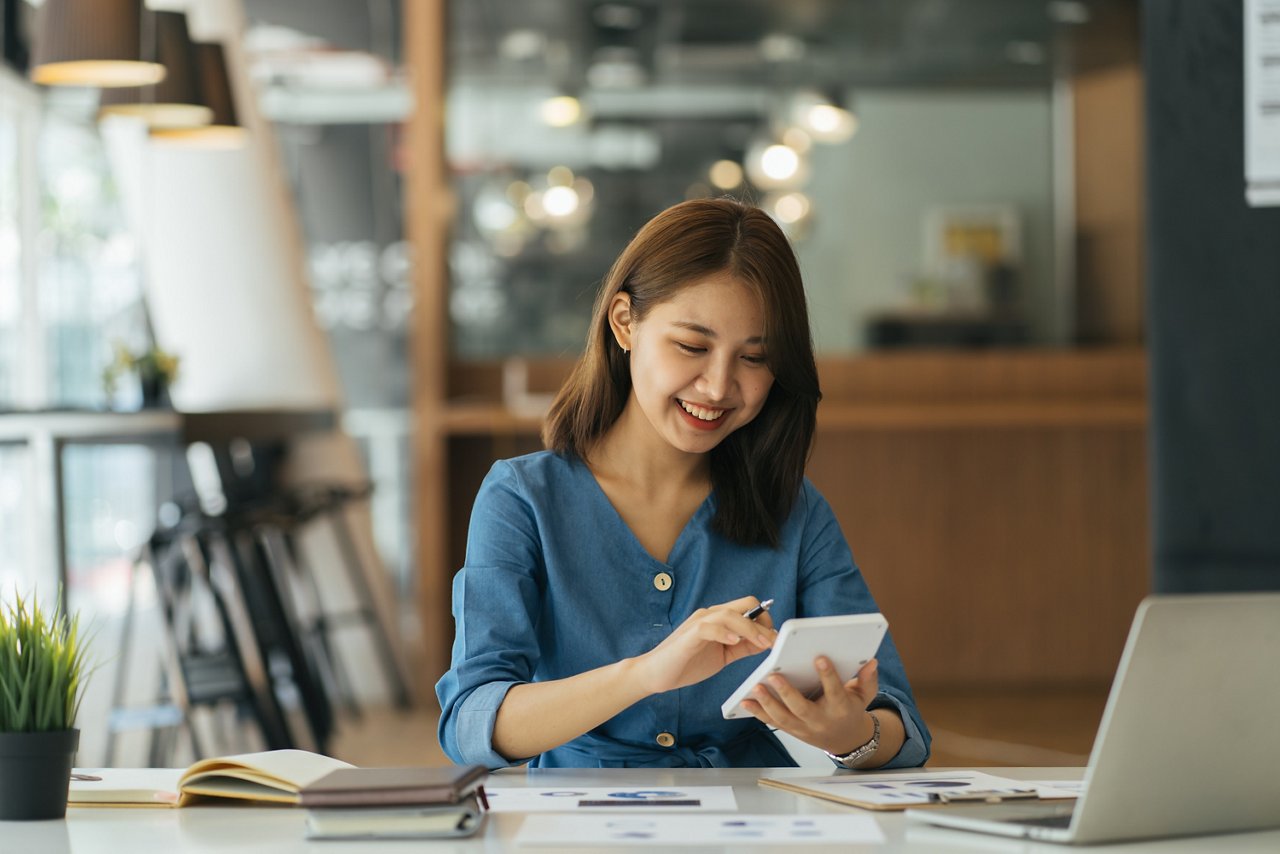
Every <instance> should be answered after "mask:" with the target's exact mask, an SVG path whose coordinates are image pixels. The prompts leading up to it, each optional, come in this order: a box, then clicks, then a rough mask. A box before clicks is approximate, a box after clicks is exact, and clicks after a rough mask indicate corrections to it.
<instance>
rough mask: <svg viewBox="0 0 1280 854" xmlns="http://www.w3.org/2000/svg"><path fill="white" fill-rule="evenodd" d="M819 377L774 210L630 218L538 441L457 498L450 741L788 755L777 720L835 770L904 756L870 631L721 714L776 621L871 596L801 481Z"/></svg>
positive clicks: (474, 746) (699, 759) (480, 747)
mask: <svg viewBox="0 0 1280 854" xmlns="http://www.w3.org/2000/svg"><path fill="white" fill-rule="evenodd" d="M820 397H821V394H820V392H819V389H818V381H817V371H816V368H815V366H814V357H813V348H812V344H811V342H810V337H809V329H808V318H807V311H806V307H805V298H804V289H803V285H802V283H801V280H800V274H799V269H798V267H797V265H796V261H795V256H794V255H793V254H792V251H791V247H790V245H789V244H788V242H787V240H786V238H785V237H784V236H783V234H782V232H781V230H780V229H779V227H778V226H777V225H776V224H775V223H774V221H773V220H771V219H770V218H769V217H768V216H767V215H766V214H764V213H763V212H762V211H760V210H759V209H757V208H753V207H750V206H748V205H744V204H741V203H739V202H735V201H732V200H728V199H720V200H695V201H689V202H684V203H682V204H679V205H676V206H675V207H672V208H669V209H668V210H666V211H664V212H662V213H661V214H659V215H658V216H657V217H655V218H654V219H653V220H652V221H650V222H649V223H648V224H647V225H646V226H645V227H644V228H642V229H641V230H640V232H639V233H638V234H637V235H636V237H635V238H634V239H633V240H632V242H631V243H630V245H629V246H628V247H627V248H626V249H625V250H624V251H623V253H622V254H621V256H620V257H619V258H618V260H617V261H616V262H615V263H614V265H613V267H612V269H611V270H610V271H609V274H608V276H607V277H606V278H605V281H604V284H603V286H602V288H601V291H600V294H599V296H598V298H597V301H596V308H595V313H594V316H593V320H592V325H591V330H590V333H589V337H588V341H587V347H586V351H585V352H584V354H583V356H582V358H581V359H580V360H579V361H578V364H577V367H576V368H575V370H574V372H573V374H572V376H571V377H570V379H569V381H568V382H567V383H566V384H565V386H564V388H563V389H562V390H561V392H560V395H559V396H558V397H557V399H556V402H555V404H554V405H553V406H552V410H551V413H550V415H549V417H548V420H547V423H546V427H545V430H544V440H545V442H546V445H547V447H548V449H549V450H547V451H544V452H541V453H537V454H531V455H528V456H525V457H519V458H516V459H513V460H505V461H500V462H498V463H497V464H495V465H494V467H493V469H492V470H491V471H490V473H489V476H488V477H487V478H486V479H485V482H484V484H483V485H482V486H481V489H480V493H479V495H478V496H477V497H476V501H475V505H474V508H473V511H472V519H471V529H470V534H469V539H468V544H467V560H466V564H465V566H464V567H463V569H462V571H461V572H460V573H459V574H458V575H457V577H456V579H455V582H454V616H455V618H456V620H457V626H458V636H457V639H456V641H455V644H454V651H453V663H452V668H451V669H450V670H449V672H448V673H446V674H445V676H444V678H443V679H441V680H440V682H439V684H438V685H437V686H436V691H437V694H438V695H439V698H440V705H441V709H442V715H441V718H440V740H441V745H442V746H443V748H444V750H445V752H446V753H447V754H448V755H449V756H450V758H452V759H453V760H454V761H456V762H460V763H481V764H486V765H488V766H490V767H500V766H503V765H510V764H516V763H519V762H525V761H527V762H528V763H529V764H530V766H537V767H555V766H583V765H588V766H635V765H648V766H653V765H657V766H694V767H696V766H713V767H717V766H748V767H749V766H756V767H759V766H777V765H794V764H795V761H794V760H793V759H792V757H791V756H790V754H788V752H787V751H786V749H785V748H784V747H783V746H782V744H781V743H780V742H779V741H778V738H777V736H775V735H774V733H773V731H772V730H783V731H785V732H787V733H789V734H791V735H793V736H795V737H796V738H798V739H801V740H802V741H805V742H807V743H808V744H811V745H813V746H815V747H818V748H820V749H822V750H824V751H827V752H828V755H829V756H831V758H832V759H833V760H834V761H835V762H836V763H837V764H840V765H844V766H845V767H860V768H861V767H882V766H883V767H901V766H911V765H919V764H922V763H923V762H924V761H925V759H927V758H928V755H929V733H928V730H927V729H926V728H925V726H924V722H923V721H922V720H921V718H920V715H919V712H918V710H917V709H916V706H915V701H914V699H913V697H912V695H911V689H910V687H909V686H908V684H907V680H906V675H905V673H904V672H903V668H902V662H901V660H900V659H899V657H898V653H897V651H896V649H895V648H894V645H893V642H892V640H890V639H888V638H886V640H885V642H884V645H883V646H882V647H881V649H880V653H879V656H878V662H877V661H872V662H870V663H868V664H867V666H865V667H864V668H863V669H862V670H861V671H860V672H859V673H858V674H857V675H856V676H855V677H854V678H853V679H851V680H849V681H848V682H845V683H843V684H842V683H841V681H840V678H839V677H838V676H837V675H836V673H835V671H834V668H832V667H831V666H830V664H829V663H828V662H827V660H826V659H825V658H821V657H820V658H819V659H817V660H816V661H815V662H814V665H815V668H816V670H817V673H818V675H819V677H820V680H821V684H822V686H823V690H822V692H821V694H820V696H818V697H816V698H812V699H811V698H809V697H806V696H804V695H802V694H801V693H800V692H798V691H797V690H796V689H794V688H793V687H792V686H790V684H788V683H787V681H786V680H785V679H783V678H781V677H780V676H779V677H776V681H773V680H771V682H770V686H769V688H764V687H761V688H759V689H758V690H757V692H756V693H753V694H752V695H751V697H750V698H749V699H748V700H746V701H745V702H744V703H743V708H744V709H745V710H746V711H747V712H748V713H749V714H750V715H751V716H752V717H747V718H745V719H742V720H732V721H730V720H726V719H724V718H723V717H722V716H721V714H720V705H721V704H722V703H723V701H724V699H725V698H726V697H727V696H729V694H730V693H731V692H732V690H733V689H734V687H735V686H736V685H737V684H738V683H739V682H741V680H742V678H743V677H744V676H745V675H746V673H747V672H749V670H750V669H751V662H747V661H743V659H746V658H748V657H752V656H755V655H756V654H757V653H760V652H762V651H764V650H766V649H768V648H769V647H771V646H772V645H773V642H774V638H775V636H776V634H777V633H776V632H775V631H774V622H773V621H774V619H775V618H776V619H777V620H778V621H779V622H781V621H784V620H787V619H789V618H791V617H810V616H826V615H832V614H853V613H870V612H875V611H877V610H878V608H877V606H876V604H875V601H874V600H873V599H872V597H871V593H870V591H869V590H868V589H867V585H866V582H865V581H864V580H863V578H862V575H861V573H860V572H859V571H858V568H857V567H856V566H855V565H854V563H853V558H852V555H850V553H849V547H848V545H847V544H846V543H845V541H844V537H843V535H842V534H841V533H840V528H839V525H838V524H837V523H836V521H835V518H834V516H833V514H832V512H831V508H830V507H829V506H828V505H827V503H826V501H825V500H824V499H823V498H822V496H821V495H819V494H818V492H817V490H815V489H814V488H813V486H812V484H810V483H809V482H808V481H807V480H805V478H804V465H805V460H806V457H807V455H808V451H809V446H810V443H811V442H812V438H813V431H814V427H815V415H816V410H817V404H818V400H819V398H820ZM758 595H767V596H768V597H769V598H771V599H772V600H773V605H772V609H771V610H770V611H768V612H764V611H763V609H762V608H760V607H758V606H759V605H760V600H759V599H758V598H757V596H758ZM872 710H874V712H875V713H874V714H873V713H872Z"/></svg>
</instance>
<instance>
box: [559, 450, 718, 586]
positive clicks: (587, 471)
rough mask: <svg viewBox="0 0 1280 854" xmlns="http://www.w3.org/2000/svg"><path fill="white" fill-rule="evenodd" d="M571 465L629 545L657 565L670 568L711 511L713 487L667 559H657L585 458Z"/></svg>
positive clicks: (576, 459) (714, 495) (713, 500)
mask: <svg viewBox="0 0 1280 854" xmlns="http://www.w3.org/2000/svg"><path fill="white" fill-rule="evenodd" d="M573 465H575V466H578V467H579V468H580V470H581V473H582V476H583V477H584V478H586V480H588V481H589V482H590V484H591V485H590V488H591V489H593V490H595V493H596V495H597V496H598V497H599V499H600V501H602V502H604V505H605V506H606V507H608V508H609V515H610V516H611V517H612V519H613V524H614V525H616V526H617V527H618V528H620V529H621V530H622V532H623V537H624V539H626V540H627V541H628V542H629V543H630V544H631V547H632V548H633V549H634V550H635V551H637V552H639V553H640V554H641V555H644V557H645V558H646V559H647V560H649V562H651V563H654V564H657V565H658V566H662V567H666V568H667V569H671V568H672V567H673V566H674V565H675V561H674V560H673V558H674V557H675V556H676V555H677V554H678V553H679V552H680V549H681V547H683V546H684V544H685V541H686V540H688V539H689V538H690V537H692V536H693V533H692V532H693V531H694V530H695V523H696V524H701V522H702V520H703V518H704V517H705V516H706V514H708V513H710V512H711V508H712V507H713V505H714V503H715V497H716V491H715V489H712V490H711V491H710V492H708V493H707V497H706V498H704V499H702V503H701V504H699V505H698V509H697V510H694V511H693V515H692V516H690V517H689V521H687V522H685V524H684V527H683V528H681V529H680V534H679V536H677V537H676V541H675V542H674V543H672V544H671V551H669V552H667V559H666V560H665V561H664V560H659V559H658V558H656V557H654V556H653V555H651V554H649V550H648V549H646V548H645V547H644V545H643V544H642V543H641V542H640V538H639V537H637V536H636V533H635V531H633V530H631V526H630V525H628V524H627V520H625V519H623V518H622V514H621V513H619V512H618V508H617V507H614V506H613V502H612V501H610V500H609V495H608V493H606V492H605V491H604V487H603V486H601V485H600V481H598V480H596V475H595V472H593V471H591V466H589V465H587V462H586V460H584V459H582V458H581V457H577V458H575V459H574V460H573Z"/></svg>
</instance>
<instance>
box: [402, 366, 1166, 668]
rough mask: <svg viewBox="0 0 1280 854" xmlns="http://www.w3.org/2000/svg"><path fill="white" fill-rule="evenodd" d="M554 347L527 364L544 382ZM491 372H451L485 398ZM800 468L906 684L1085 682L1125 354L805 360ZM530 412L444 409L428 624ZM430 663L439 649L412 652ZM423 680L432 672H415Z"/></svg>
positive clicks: (1127, 479) (1133, 473)
mask: <svg viewBox="0 0 1280 854" xmlns="http://www.w3.org/2000/svg"><path fill="white" fill-rule="evenodd" d="M567 367H568V365H567V363H566V362H563V361H554V362H545V363H538V364H537V365H535V366H531V370H530V376H531V377H533V378H534V382H535V383H536V387H535V388H534V389H533V390H534V391H547V390H548V389H551V388H554V387H555V385H556V383H558V382H559V381H560V378H561V377H563V375H564V373H565V372H566V371H567ZM500 373H501V368H500V366H499V365H497V364H492V365H485V364H479V363H470V364H467V365H465V366H464V365H459V366H456V367H455V368H454V369H453V374H452V376H451V378H450V386H451V387H452V388H455V389H456V388H460V387H461V388H471V389H475V390H477V392H478V393H479V394H485V393H486V392H487V393H489V394H492V395H493V396H494V397H496V394H497V389H498V387H499V386H500V379H499V377H500ZM819 373H820V375H821V378H822V386H823V391H824V394H825V399H824V401H823V403H822V404H821V405H820V406H819V410H818V433H817V437H816V439H815V443H814V450H813V456H812V458H811V460H810V465H809V476H810V478H811V479H812V480H813V481H814V483H815V484H816V485H817V486H818V488H819V489H820V490H821V491H822V492H823V494H824V495H826V496H827V498H828V500H830V502H831V504H832V506H833V507H834V508H835V511H836V514H837V516H838V517H839V519H840V522H841V525H842V527H843V528H844V531H845V534H846V536H847V537H848V539H849V542H850V545H851V546H852V548H853V551H854V555H855V558H856V559H857V560H858V563H859V565H860V566H861V567H862V568H863V571H864V572H865V573H866V575H867V577H868V580H869V581H870V583H871V585H872V590H873V591H874V592H875V594H876V596H877V599H878V600H879V603H880V605H881V608H882V609H883V610H884V612H885V613H886V614H887V615H888V616H889V619H890V625H891V627H892V631H893V634H894V636H895V638H896V640H897V642H898V645H899V647H900V649H901V651H902V653H903V656H904V658H905V659H906V661H907V666H908V669H909V672H910V674H911V676H912V678H913V679H914V680H915V681H916V682H918V683H920V684H923V685H933V686H945V685H952V684H969V683H976V684H990V685H1000V686H1005V687H1008V686H1019V685H1033V684H1035V685H1040V684H1044V685H1054V684H1098V683H1105V682H1106V681H1108V680H1109V679H1110V677H1111V674H1112V673H1113V671H1114V668H1115V665H1116V663H1117V662H1118V660H1119V655H1120V651H1121V647H1122V645H1123V641H1124V636H1125V631H1126V630H1127V628H1128V625H1129V621H1130V618H1131V617H1132V614H1133V609H1134V608H1135V607H1136V606H1137V602H1138V601H1139V600H1140V599H1141V597H1142V595H1144V593H1145V592H1146V590H1147V576H1148V567H1149V563H1150V561H1149V557H1148V552H1149V548H1148V536H1147V484H1146V438H1145V437H1146V368H1145V357H1144V354H1143V353H1142V351H1140V350H1136V349H1124V350H1098V351H1032V350H1027V351H993V352H980V353H957V352H946V353H941V352H939V353H910V354H894V355H883V356H881V355H870V356H865V357H862V358H856V359H843V360H837V359H832V360H824V361H822V362H821V363H820V365H819ZM540 426H541V417H540V416H539V415H538V414H537V413H536V412H529V411H524V412H512V411H510V410H508V409H506V408H504V407H503V406H502V405H501V404H499V403H496V402H494V400H493V398H490V399H489V400H485V399H484V398H483V397H480V398H476V399H469V400H456V401H453V402H450V403H449V404H447V405H446V406H444V407H443V408H442V409H441V410H440V412H439V416H438V418H437V419H436V421H435V422H434V424H433V425H430V426H429V425H426V424H422V425H420V427H419V429H424V428H425V429H428V430H430V429H432V428H434V430H435V431H436V432H437V435H438V436H439V437H440V440H441V441H442V442H443V443H444V445H445V446H446V448H447V452H446V455H445V456H446V458H447V465H448V472H447V483H448V487H447V489H446V490H445V493H446V495H447V500H446V502H445V506H443V507H428V506H424V507H421V509H420V513H423V514H427V513H437V514H440V518H438V519H437V520H436V524H437V525H439V529H440V530H443V531H445V532H446V538H447V545H446V549H447V554H448V563H447V565H446V566H435V567H432V566H429V565H424V566H423V567H422V570H423V575H422V582H423V584H424V585H425V586H426V587H427V588H429V589H431V590H434V591H436V593H435V595H434V596H430V597H424V601H428V602H430V603H432V604H431V605H430V609H431V613H426V614H424V618H425V621H426V623H427V624H428V625H431V624H433V623H434V624H436V625H441V623H443V624H444V626H445V627H447V628H449V629H451V628H452V619H451V617H450V616H449V607H448V602H449V595H448V590H449V584H450V580H451V578H452V575H453V573H454V571H456V569H457V568H458V567H460V566H461V565H462V561H463V557H464V548H465V538H466V526H467V521H468V518H469V514H470V508H471V502H472V500H473V498H474V496H475V491H476V489H477V488H478V486H479V483H480V481H481V479H483V477H484V475H485V473H486V472H487V471H488V469H489V466H490V465H491V464H492V462H493V461H494V460H495V459H500V458H503V457H508V456H513V455H516V454H521V453H527V452H529V451H533V450H537V449H539V448H540V447H541V443H540V442H539V440H538V430H539V428H540ZM430 657H431V660H432V667H433V668H438V669H442V668H443V667H445V666H447V649H446V650H438V651H437V653H436V654H434V655H431V656H430ZM432 678H434V672H433V674H432Z"/></svg>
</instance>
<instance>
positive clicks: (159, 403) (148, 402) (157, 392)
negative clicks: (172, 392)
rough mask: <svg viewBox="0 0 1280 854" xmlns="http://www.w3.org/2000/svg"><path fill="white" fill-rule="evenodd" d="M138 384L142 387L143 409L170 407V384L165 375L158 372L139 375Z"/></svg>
mask: <svg viewBox="0 0 1280 854" xmlns="http://www.w3.org/2000/svg"><path fill="white" fill-rule="evenodd" d="M138 385H139V386H141V388H142V408H143V409H168V408H169V407H170V406H172V404H171V403H170V402H169V384H168V383H167V382H166V381H165V379H164V377H162V376H159V375H156V374H144V375H142V376H140V377H138Z"/></svg>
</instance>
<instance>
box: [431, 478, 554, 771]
mask: <svg viewBox="0 0 1280 854" xmlns="http://www.w3.org/2000/svg"><path fill="white" fill-rule="evenodd" d="M544 577H545V573H544V572H543V571H542V557H541V548H540V545H539V538H538V526H537V520H536V518H535V515H534V512H533V509H532V507H531V506H530V504H529V502H528V501H527V500H525V499H524V498H523V497H522V489H521V486H520V483H519V481H518V477H517V475H516V473H515V471H514V470H513V469H512V467H511V466H510V465H509V464H507V463H504V462H499V463H496V464H495V465H494V467H493V468H492V469H491V470H490V472H489V474H488V476H487V477H486V478H485V480H484V483H483V484H482V485H481V487H480V491H479V493H478V494H477V495H476V500H475V505H474V507H473V509H472V512H471V525H470V529H469V531H468V534H467V557H466V563H465V564H464V566H463V568H462V569H461V570H460V571H459V572H458V574H457V575H456V576H455V577H454V580H453V619H454V624H455V636H454V642H453V656H452V661H451V663H450V667H449V672H448V673H446V674H445V675H444V676H443V677H441V679H440V681H439V682H437V683H436V697H437V698H438V699H439V701H440V724H439V729H438V735H439V738H440V746H441V747H442V748H443V749H444V752H445V754H446V755H448V757H449V758H450V759H452V760H453V761H454V762H456V763H459V764H479V765H484V766H486V767H489V768H501V767H504V766H507V765H513V764H517V763H518V762H521V761H524V760H523V759H519V758H518V759H515V760H512V759H508V758H507V757H504V756H502V755H501V754H499V753H498V752H497V751H496V750H494V748H493V727H494V722H495V721H496V720H497V716H498V708H499V707H500V706H501V705H502V701H503V699H504V698H505V697H506V695H507V691H509V690H510V689H511V687H512V686H513V685H518V684H521V683H524V682H529V681H531V680H532V679H533V674H534V671H535V670H536V668H537V666H538V641H537V619H538V614H539V612H540V607H541V606H540V603H541V600H542V589H543V583H542V582H541V580H540V579H542V578H544Z"/></svg>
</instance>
